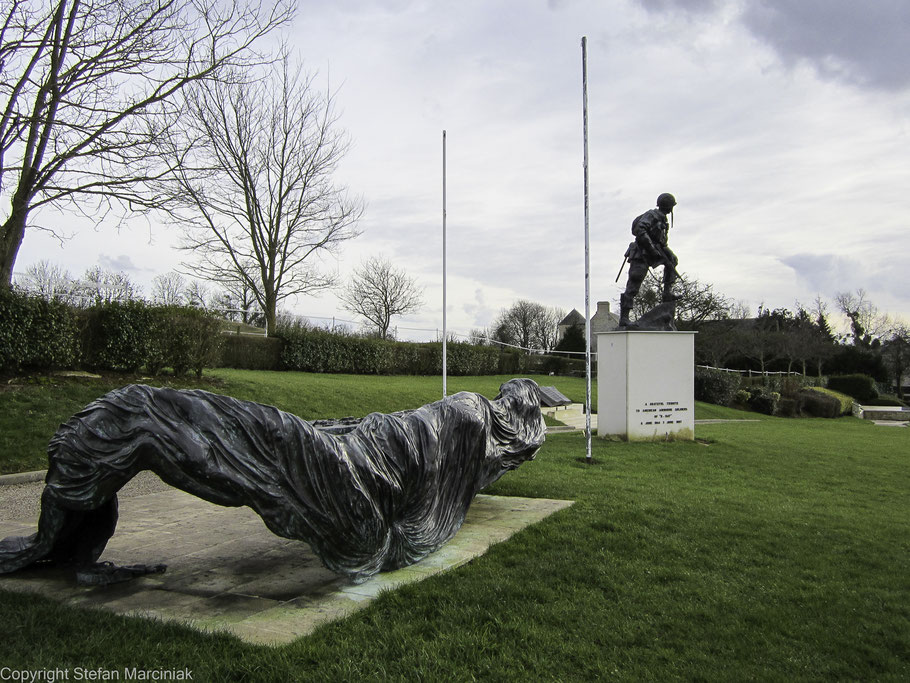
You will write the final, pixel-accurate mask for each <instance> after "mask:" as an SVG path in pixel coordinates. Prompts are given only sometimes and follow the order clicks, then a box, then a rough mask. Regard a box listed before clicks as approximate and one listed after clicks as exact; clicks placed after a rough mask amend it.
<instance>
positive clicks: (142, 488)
mask: <svg viewBox="0 0 910 683" xmlns="http://www.w3.org/2000/svg"><path fill="white" fill-rule="evenodd" d="M169 488H171V487H170V486H168V485H167V484H165V483H164V482H163V481H161V480H160V479H159V478H158V475H157V474H155V473H153V472H149V471H144V472H140V473H139V474H137V475H136V476H135V477H133V479H131V480H130V482H129V483H128V484H127V485H126V486H124V487H123V488H122V489H120V491H119V492H118V493H117V496H118V497H120V498H131V497H134V496H144V495H145V494H147V493H156V492H158V491H164V490H166V489H169ZM43 490H44V481H43V480H42V481H35V482H29V483H27V484H6V485H0V520H11V519H30V518H34V519H37V517H38V513H39V511H40V509H41V492H42V491H43Z"/></svg>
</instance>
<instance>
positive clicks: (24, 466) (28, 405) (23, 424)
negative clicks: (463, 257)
mask: <svg viewBox="0 0 910 683" xmlns="http://www.w3.org/2000/svg"><path fill="white" fill-rule="evenodd" d="M509 379H512V377H511V376H498V375H492V376H486V377H450V378H449V379H448V386H447V389H448V392H449V393H450V394H452V393H455V392H458V391H474V392H477V393H480V394H483V395H484V396H487V397H489V398H494V397H495V396H496V394H497V393H498V392H499V387H500V385H501V384H502V383H503V382H505V381H507V380H509ZM532 379H534V380H536V381H537V382H538V383H539V384H542V385H552V386H556V387H557V388H558V389H559V390H560V391H562V392H563V394H565V395H566V396H568V397H569V398H571V399H572V400H573V401H577V402H579V403H581V402H584V400H585V381H584V379H579V378H574V377H549V376H532ZM130 383H142V384H151V385H154V386H171V387H175V388H178V389H182V388H196V387H198V388H201V389H206V390H208V391H213V392H216V393H221V394H227V395H229V396H235V397H237V398H240V399H244V400H247V401H256V402H259V403H266V404H268V405H274V406H277V407H279V408H281V409H282V410H286V411H288V412H291V413H294V414H295V415H299V416H300V417H302V418H304V419H307V420H313V419H319V418H333V417H348V416H356V417H362V416H364V415H367V414H368V413H371V412H380V413H390V412H394V411H396V410H405V409H407V408H417V407H418V406H422V405H424V404H426V403H430V402H431V401H436V400H439V399H440V398H441V397H442V379H441V378H439V377H407V376H393V377H387V376H376V375H368V376H362V375H322V374H313V373H302V372H269V371H250V370H228V369H220V370H211V371H208V370H207V371H206V375H205V377H204V378H203V379H202V381H198V380H196V379H195V378H181V379H175V378H173V377H167V376H162V377H141V376H124V375H107V376H104V377H102V378H100V379H91V378H81V377H75V378H66V377H47V376H39V377H32V378H14V379H12V380H11V383H5V384H0V474H10V473H13V472H27V471H30V470H40V469H45V468H46V467H47V456H46V454H45V449H46V448H47V442H48V441H49V440H50V438H51V436H53V434H54V432H55V431H56V430H57V427H58V426H59V425H60V423H61V422H63V421H65V420H66V419H67V418H69V417H70V416H71V415H73V414H74V413H76V412H77V411H79V410H80V409H81V408H82V407H84V406H85V405H86V404H88V403H90V402H91V401H93V400H94V399H95V398H97V397H98V396H101V395H103V394H105V393H107V392H108V391H111V390H112V389H116V388H118V387H121V386H123V385H125V384H130ZM596 400H597V394H596V392H595V393H594V401H593V402H592V404H593V405H597V403H596Z"/></svg>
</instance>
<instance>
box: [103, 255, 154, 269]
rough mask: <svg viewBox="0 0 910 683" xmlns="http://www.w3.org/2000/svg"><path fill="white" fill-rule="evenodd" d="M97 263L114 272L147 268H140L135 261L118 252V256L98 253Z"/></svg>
mask: <svg viewBox="0 0 910 683" xmlns="http://www.w3.org/2000/svg"><path fill="white" fill-rule="evenodd" d="M98 265H100V266H101V267H102V268H105V269H106V270H112V271H114V272H120V271H124V272H129V271H140V270H148V268H140V267H139V266H137V265H136V264H135V263H133V259H132V258H130V257H129V256H128V255H126V254H120V256H108V255H107V254H99V256H98Z"/></svg>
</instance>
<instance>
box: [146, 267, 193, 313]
mask: <svg viewBox="0 0 910 683" xmlns="http://www.w3.org/2000/svg"><path fill="white" fill-rule="evenodd" d="M185 290H186V278H184V277H183V276H182V275H181V274H180V273H175V272H173V271H171V272H170V273H165V274H164V275H156V276H155V277H154V279H153V280H152V301H154V302H155V303H157V304H163V305H164V306H180V305H182V304H183V303H184V301H185V299H184V291H185Z"/></svg>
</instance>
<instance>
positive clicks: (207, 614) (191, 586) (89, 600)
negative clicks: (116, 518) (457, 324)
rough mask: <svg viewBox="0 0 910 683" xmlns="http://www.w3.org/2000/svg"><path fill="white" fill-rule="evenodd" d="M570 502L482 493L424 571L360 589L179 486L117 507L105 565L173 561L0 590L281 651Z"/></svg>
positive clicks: (62, 573)
mask: <svg viewBox="0 0 910 683" xmlns="http://www.w3.org/2000/svg"><path fill="white" fill-rule="evenodd" d="M571 504H572V501H566V500H549V499H538V498H512V497H504V496H487V495H478V496H477V497H476V498H475V499H474V503H473V504H472V505H471V508H470V510H469V511H468V515H467V518H466V520H465V523H464V525H463V526H462V528H461V530H460V531H459V532H458V534H457V535H456V536H455V538H453V539H452V540H451V541H449V543H447V544H446V545H445V546H443V547H442V548H440V549H439V550H438V551H437V552H435V553H433V554H432V555H430V556H429V557H426V558H424V559H423V560H422V561H421V562H419V563H417V564H415V565H412V566H410V567H406V568H404V569H399V570H396V571H392V572H385V573H382V574H379V575H377V576H374V577H373V578H372V579H370V580H369V581H366V582H364V583H361V584H354V583H352V582H351V581H350V580H348V579H345V578H342V577H339V576H338V575H337V574H334V573H333V572H330V571H329V570H327V569H325V568H324V567H323V566H322V563H321V562H320V561H319V559H318V558H317V557H316V556H315V554H313V552H312V551H311V550H310V547H309V546H308V545H307V544H306V543H303V542H301V541H292V540H289V539H286V538H281V537H279V536H275V535H274V534H273V533H272V532H270V531H269V530H268V529H267V528H266V526H265V524H264V523H263V522H262V520H261V519H260V518H259V516H258V515H257V514H256V513H255V512H253V511H252V510H251V509H249V508H247V507H243V508H225V507H220V506H217V505H212V504H211V503H207V502H206V501H204V500H202V499H200V498H196V497H195V496H192V495H190V494H188V493H185V492H183V491H179V490H177V489H169V490H166V491H162V492H160V493H152V494H148V495H143V496H137V497H135V498H122V499H121V500H120V522H119V523H118V526H117V533H115V534H114V536H113V538H111V540H110V541H109V542H108V545H107V548H106V549H105V552H104V555H102V557H101V560H102V561H105V560H106V561H111V562H114V563H116V564H159V563H163V564H167V565H168V568H167V571H166V572H165V573H164V574H155V575H149V576H145V577H142V578H139V579H134V580H133V581H129V582H126V583H121V584H115V585H112V586H106V587H79V586H77V585H76V584H75V577H74V573H73V571H72V570H68V571H67V570H61V569H42V570H30V571H25V572H18V573H16V574H12V575H0V588H4V589H8V590H16V591H25V592H35V593H40V594H42V595H46V596H48V597H52V598H56V599H59V600H63V601H65V602H67V603H69V604H72V605H76V606H79V607H95V608H104V609H110V610H113V611H114V612H118V613H120V614H129V615H138V616H150V617H157V618H160V619H163V620H171V621H178V622H182V623H185V624H188V625H190V626H193V627H196V628H200V629H203V630H213V631H227V632H229V633H232V634H234V635H236V636H238V637H240V638H241V639H243V640H245V641H247V642H251V643H258V644H267V645H281V644H284V643H288V642H290V641H292V640H294V639H296V638H299V637H301V636H305V635H307V634H308V633H311V632H312V631H313V630H314V629H315V628H316V627H317V626H319V625H320V624H323V623H326V622H328V621H333V620H335V619H339V618H342V617H345V616H347V615H349V614H352V613H353V612H355V611H357V610H359V609H362V608H363V607H365V606H366V605H368V604H369V602H370V601H371V600H372V599H373V598H375V597H376V596H377V595H378V594H379V593H380V591H383V590H387V589H394V588H397V587H398V586H401V585H403V584H406V583H410V582H412V581H420V580H421V579H424V578H426V577H428V576H432V575H433V574H437V573H439V572H442V571H445V570H447V569H451V568H453V567H457V566H459V565H461V564H464V563H465V562H467V561H469V560H470V559H472V558H474V557H477V556H478V555H482V554H483V553H484V552H486V550H487V548H489V547H490V546H491V545H493V544H494V543H499V542H501V541H504V540H506V539H507V538H509V537H510V536H511V535H512V534H514V533H515V532H516V531H519V530H520V529H523V528H524V527H526V526H528V525H530V524H534V523H535V522H539V521H541V520H542V519H544V518H545V517H547V516H549V515H551V514H552V513H554V512H557V511H558V510H562V509H564V508H566V507H568V506H570V505H571ZM36 525H37V518H34V519H25V520H12V521H5V520H4V521H0V538H5V537H6V536H12V535H17V536H21V535H28V534H32V533H34V531H35V529H36Z"/></svg>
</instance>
